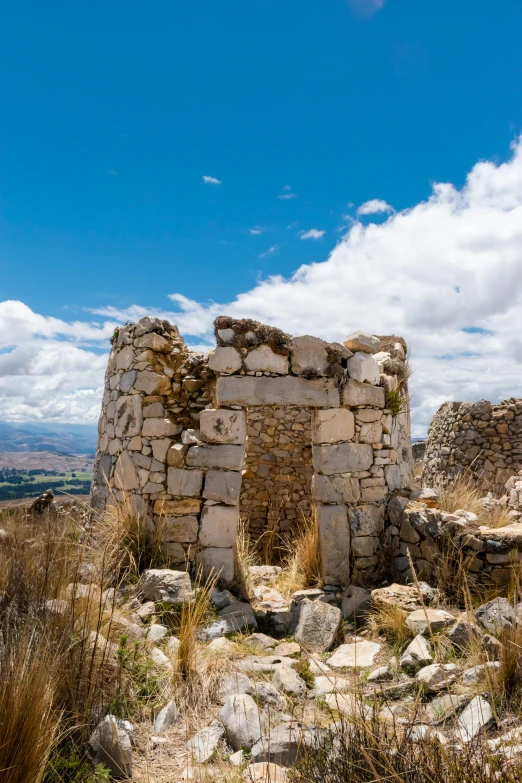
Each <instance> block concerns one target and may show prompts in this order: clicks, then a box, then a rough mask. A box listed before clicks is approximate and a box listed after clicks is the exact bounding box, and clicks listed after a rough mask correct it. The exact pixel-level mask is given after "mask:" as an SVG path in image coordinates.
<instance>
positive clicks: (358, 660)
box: [327, 641, 381, 669]
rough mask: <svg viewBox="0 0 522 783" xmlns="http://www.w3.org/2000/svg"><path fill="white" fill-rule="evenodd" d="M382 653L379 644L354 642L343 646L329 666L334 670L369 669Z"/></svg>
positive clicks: (333, 656) (329, 659)
mask: <svg viewBox="0 0 522 783" xmlns="http://www.w3.org/2000/svg"><path fill="white" fill-rule="evenodd" d="M380 651H381V645H380V644H377V642H367V641H361V642H354V643H352V644H341V646H340V647H338V648H337V650H336V651H335V652H334V654H333V655H332V656H331V658H328V661H327V663H328V665H329V666H332V667H333V668H334V669H344V668H346V669H368V668H370V666H373V662H374V659H375V657H376V655H378V654H379V652H380Z"/></svg>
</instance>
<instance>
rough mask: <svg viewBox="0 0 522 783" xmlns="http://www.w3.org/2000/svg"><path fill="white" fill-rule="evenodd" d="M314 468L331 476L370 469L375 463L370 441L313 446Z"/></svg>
mask: <svg viewBox="0 0 522 783" xmlns="http://www.w3.org/2000/svg"><path fill="white" fill-rule="evenodd" d="M312 461H313V466H314V470H316V471H317V472H318V473H324V474H325V475H327V476H331V475H332V474H334V473H353V472H357V471H362V470H368V468H369V467H370V466H371V465H372V463H373V450H372V447H371V446H370V444H369V443H338V444H335V445H332V446H312Z"/></svg>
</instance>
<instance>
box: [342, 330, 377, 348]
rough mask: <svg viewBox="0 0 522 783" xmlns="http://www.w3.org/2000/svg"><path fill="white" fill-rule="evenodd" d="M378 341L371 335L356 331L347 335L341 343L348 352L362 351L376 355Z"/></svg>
mask: <svg viewBox="0 0 522 783" xmlns="http://www.w3.org/2000/svg"><path fill="white" fill-rule="evenodd" d="M380 342H381V341H380V340H379V338H378V337H376V336H375V335H373V334H367V333H366V332H361V331H357V332H354V333H353V334H349V335H348V337H347V338H346V339H345V340H344V341H343V345H344V347H345V348H348V350H349V351H354V352H355V351H364V353H376V352H377V351H378V350H379V345H380Z"/></svg>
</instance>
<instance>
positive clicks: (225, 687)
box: [207, 639, 256, 704]
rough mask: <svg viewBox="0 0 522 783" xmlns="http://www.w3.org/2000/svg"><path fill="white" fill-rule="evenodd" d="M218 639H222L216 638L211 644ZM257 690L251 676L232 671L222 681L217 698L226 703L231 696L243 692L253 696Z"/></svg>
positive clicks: (221, 702)
mask: <svg viewBox="0 0 522 783" xmlns="http://www.w3.org/2000/svg"><path fill="white" fill-rule="evenodd" d="M217 641H220V640H218V639H215V640H214V642H211V644H214V643H215V642H217ZM209 647H210V645H209ZM207 649H208V648H207ZM255 690H256V683H255V682H254V681H253V680H251V679H250V677H248V676H247V675H246V674H244V673H243V672H240V671H236V672H231V673H230V674H227V675H226V676H225V678H224V679H223V681H222V682H221V685H220V686H219V690H218V693H217V699H218V701H219V703H220V704H226V702H227V701H228V700H229V698H230V697H231V696H239V695H240V694H243V693H246V694H248V695H249V696H252V695H253V694H254V693H255Z"/></svg>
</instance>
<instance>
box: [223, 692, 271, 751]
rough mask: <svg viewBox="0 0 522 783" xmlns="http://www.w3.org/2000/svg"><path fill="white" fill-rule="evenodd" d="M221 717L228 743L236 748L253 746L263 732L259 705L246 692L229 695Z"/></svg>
mask: <svg viewBox="0 0 522 783" xmlns="http://www.w3.org/2000/svg"><path fill="white" fill-rule="evenodd" d="M219 717H220V719H221V722H222V724H223V726H224V727H225V731H226V735H227V740H228V743H229V745H230V746H231V747H232V748H233V749H234V750H240V749H241V748H243V749H245V748H247V749H249V748H251V747H252V745H254V744H255V743H256V742H257V741H258V740H259V738H260V737H261V735H262V733H263V721H262V718H261V715H260V712H259V707H258V706H257V704H256V703H255V701H254V700H253V698H252V697H251V696H249V695H248V694H246V693H241V694H237V695H235V696H229V698H228V699H227V701H226V702H225V704H224V706H223V708H222V710H221V712H220V713H219Z"/></svg>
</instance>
